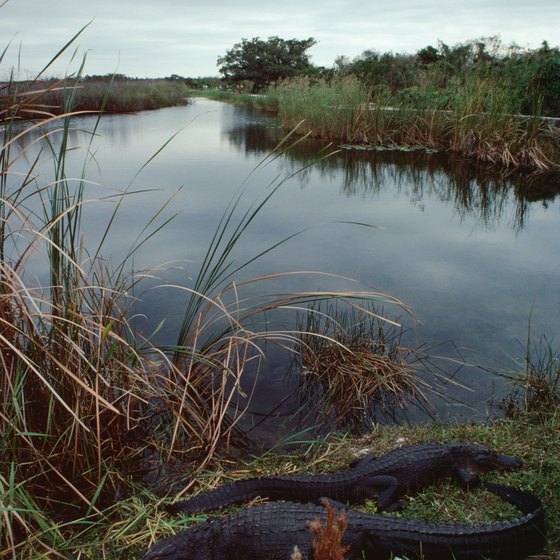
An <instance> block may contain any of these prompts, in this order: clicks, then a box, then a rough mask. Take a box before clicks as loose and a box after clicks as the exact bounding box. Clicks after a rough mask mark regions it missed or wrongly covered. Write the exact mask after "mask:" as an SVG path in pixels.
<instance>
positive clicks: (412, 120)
mask: <svg viewBox="0 0 560 560" xmlns="http://www.w3.org/2000/svg"><path fill="white" fill-rule="evenodd" d="M271 95H273V96H274V99H275V100H276V102H277V105H278V110H279V112H280V118H281V119H282V122H283V124H284V125H285V126H286V127H287V128H290V127H294V126H298V130H299V131H300V132H301V133H303V134H311V135H312V136H315V137H318V138H322V139H324V140H328V141H336V142H339V143H344V144H353V145H357V146H358V147H360V146H362V145H370V146H389V147H391V146H392V147H401V146H413V147H423V148H426V149H435V150H445V151H450V152H456V153H459V154H461V155H463V156H467V157H470V158H474V159H477V160H479V161H483V162H488V163H495V164H499V165H504V166H512V167H527V168H536V169H551V168H558V167H559V166H560V128H558V127H554V126H552V125H550V124H548V123H547V122H546V121H545V120H543V119H540V118H538V117H522V116H519V115H516V114H513V112H512V105H511V104H510V103H509V100H508V98H507V97H506V96H505V95H504V92H503V91H502V90H498V89H496V88H495V87H493V86H492V84H491V83H490V82H489V81H487V80H483V79H478V78H475V79H473V81H472V82H470V83H467V84H465V85H464V86H463V88H461V89H458V90H457V91H456V94H455V97H454V98H453V99H448V100H447V102H446V105H444V106H447V105H449V106H451V107H452V108H451V109H445V110H444V109H442V108H441V106H440V105H439V103H437V102H436V103H435V105H430V103H431V101H430V99H429V97H427V96H422V97H418V98H407V97H406V96H404V95H401V96H400V97H399V96H397V95H394V94H392V93H391V92H390V91H388V90H387V89H386V88H379V89H378V90H371V89H370V88H368V86H367V85H366V84H365V83H364V82H363V81H361V80H360V79H359V78H357V77H355V76H351V75H349V76H344V77H335V78H332V79H330V80H326V79H320V80H310V79H309V78H307V77H304V78H296V79H293V80H289V81H286V82H283V83H281V84H279V85H277V86H276V87H275V88H274V91H273V92H271ZM271 103H272V102H269V103H268V104H269V105H270V104H271Z"/></svg>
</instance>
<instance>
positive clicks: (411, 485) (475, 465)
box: [166, 443, 521, 513]
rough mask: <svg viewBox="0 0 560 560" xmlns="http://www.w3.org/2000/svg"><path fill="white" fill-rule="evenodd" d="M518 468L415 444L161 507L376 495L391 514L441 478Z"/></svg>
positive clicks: (355, 499) (475, 448) (511, 460)
mask: <svg viewBox="0 0 560 560" xmlns="http://www.w3.org/2000/svg"><path fill="white" fill-rule="evenodd" d="M520 466H521V461H520V460H519V459H517V458H515V457H508V456H506V455H498V454H497V453H495V452H494V451H492V450H490V449H488V448H487V447H484V446H483V445H472V444H463V443H455V444H446V445H444V444H440V443H420V444H416V445H407V446H403V447H398V448H396V449H394V450H393V451H391V452H390V453H387V454H386V455H383V456H381V457H380V458H378V459H376V458H375V457H373V456H372V455H367V456H366V457H363V458H362V459H359V460H357V461H355V462H354V463H353V464H352V465H351V466H350V468H349V469H348V470H345V471H343V472H340V473H334V474H311V475H310V474H290V475H280V476H270V477H258V478H247V479H243V480H237V481H235V482H231V483H228V484H225V485H223V486H220V487H218V488H215V489H213V490H209V491H207V492H204V493H201V494H197V495H196V496H194V497H192V498H190V499H188V500H184V501H182V502H177V503H175V504H171V505H168V506H166V509H167V511H169V512H170V513H196V512H205V511H212V510H217V509H221V508H223V507H225V506H228V505H231V504H241V503H243V502H247V501H249V500H252V499H254V498H257V497H261V498H269V499H273V500H289V501H293V502H314V503H317V500H319V499H320V498H321V497H327V498H330V499H331V500H334V501H337V502H342V503H351V504H355V503H360V502H363V501H364V500H366V499H368V498H372V497H374V496H377V507H378V509H379V510H380V511H395V510H396V509H398V508H399V506H400V502H399V499H400V498H401V497H402V496H404V495H405V494H410V493H414V492H417V491H419V490H421V489H422V488H424V487H425V486H427V485H429V484H432V483H435V482H438V481H439V480H440V479H442V478H444V477H450V476H453V477H455V478H456V479H457V480H458V481H459V482H460V483H461V484H463V485H467V486H469V485H475V484H476V483H477V482H478V480H479V479H478V474H480V473H484V472H487V471H489V470H492V469H501V470H509V469H516V468H519V467H520Z"/></svg>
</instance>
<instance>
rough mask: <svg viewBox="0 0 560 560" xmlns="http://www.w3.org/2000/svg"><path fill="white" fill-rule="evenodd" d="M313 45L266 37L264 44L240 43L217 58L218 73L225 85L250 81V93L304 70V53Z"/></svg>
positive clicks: (306, 62)
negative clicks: (227, 82) (231, 82)
mask: <svg viewBox="0 0 560 560" xmlns="http://www.w3.org/2000/svg"><path fill="white" fill-rule="evenodd" d="M315 43H316V41H315V39H313V38H312V37H310V38H309V39H301V40H298V39H288V40H285V39H280V38H279V37H269V38H268V40H266V41H264V40H262V39H259V37H255V38H253V39H251V40H248V39H242V40H241V43H236V44H235V45H234V46H233V48H232V49H230V50H228V51H227V52H226V54H225V55H224V56H220V57H218V66H219V67H220V68H219V69H220V73H221V74H223V76H224V78H225V79H226V80H228V81H233V82H242V81H246V80H248V81H251V82H252V83H253V91H260V90H262V89H263V88H265V87H266V86H267V85H269V84H271V83H274V82H277V81H278V80H282V79H284V78H289V77H291V76H294V75H296V74H298V73H300V72H303V71H305V70H309V69H310V67H311V63H310V62H309V56H308V55H307V53H306V51H307V49H309V48H310V47H312V46H313V45H314V44H315Z"/></svg>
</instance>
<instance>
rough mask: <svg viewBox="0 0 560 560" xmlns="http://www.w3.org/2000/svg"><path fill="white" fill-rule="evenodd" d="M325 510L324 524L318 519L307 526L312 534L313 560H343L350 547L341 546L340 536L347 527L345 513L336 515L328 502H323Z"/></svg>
mask: <svg viewBox="0 0 560 560" xmlns="http://www.w3.org/2000/svg"><path fill="white" fill-rule="evenodd" d="M323 505H324V506H325V508H326V510H327V517H326V519H325V524H324V525H323V524H322V523H321V520H320V519H315V520H313V521H310V522H309V523H308V524H307V527H308V528H309V530H310V531H311V532H312V533H313V535H314V537H315V538H314V539H313V560H344V554H345V553H346V552H347V551H348V549H349V548H350V546H348V545H347V546H343V545H342V535H343V534H344V531H345V530H346V527H347V526H348V520H347V518H346V513H345V512H344V511H341V512H340V513H338V514H337V513H336V511H335V509H334V507H333V506H332V504H331V503H330V502H329V501H328V500H323Z"/></svg>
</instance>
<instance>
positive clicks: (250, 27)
mask: <svg viewBox="0 0 560 560" xmlns="http://www.w3.org/2000/svg"><path fill="white" fill-rule="evenodd" d="M559 21H560V1H559V0H533V1H532V2H529V1H527V0H500V1H488V0H468V1H464V0H462V1H456V0H453V1H452V0H384V1H383V2H382V1H380V0H281V1H279V0H259V1H254V0H196V1H194V0H88V1H84V0H7V1H5V0H0V38H1V40H2V41H1V42H0V54H1V51H2V50H3V49H4V47H5V46H6V45H8V43H10V42H11V45H10V48H9V49H8V52H7V54H6V56H4V59H3V60H1V61H0V79H4V78H5V77H6V75H7V74H8V72H9V69H10V68H11V67H18V68H19V69H20V76H21V77H23V78H28V77H32V76H33V75H34V74H36V73H37V72H38V71H40V70H41V69H42V68H43V67H44V66H45V65H46V64H47V63H48V62H49V61H50V59H51V58H52V57H53V56H54V55H55V54H56V53H57V52H58V51H59V50H60V49H61V48H62V47H63V46H64V45H65V44H66V43H67V42H68V41H69V40H70V39H71V38H72V37H73V36H74V35H75V34H76V33H78V32H79V31H80V29H82V28H83V27H84V26H86V25H87V27H86V29H85V30H84V31H83V32H82V33H81V34H80V35H79V37H78V38H77V39H76V41H75V43H73V44H72V48H71V49H70V50H68V51H67V52H66V53H65V55H64V56H63V57H62V58H61V59H60V60H59V62H58V65H57V66H56V67H54V68H53V69H52V70H51V71H50V74H51V75H53V74H54V75H62V74H63V73H64V72H65V71H66V70H67V69H69V70H70V71H75V70H76V69H77V68H78V67H79V65H80V63H81V62H82V60H83V57H84V56H86V64H85V73H86V74H109V73H113V72H118V73H121V74H126V75H128V76H131V77H153V78H156V77H165V76H170V75H171V74H178V75H181V76H189V77H198V76H215V75H219V71H218V67H217V65H216V60H217V58H218V56H220V55H223V54H225V53H226V51H227V50H228V49H230V48H232V47H233V45H234V44H235V43H237V42H239V41H240V40H241V39H242V38H247V39H252V38H253V37H260V38H261V39H266V38H268V37H271V36H278V37H281V38H283V39H293V38H295V39H306V38H308V37H313V38H314V39H315V40H316V41H317V44H316V45H315V46H313V47H312V48H311V49H310V50H309V51H308V53H309V54H310V56H311V62H313V63H314V64H316V65H319V66H332V64H333V62H334V60H335V58H336V57H337V56H339V55H346V56H348V57H349V58H351V59H352V58H354V57H356V56H358V55H360V54H361V53H362V52H363V51H365V50H367V49H373V50H376V51H378V52H381V53H382V52H389V51H391V52H393V53H415V52H416V51H418V50H419V49H421V48H423V47H425V46H427V45H433V46H436V47H437V45H438V41H443V42H444V43H446V44H448V45H455V44H457V43H462V42H465V41H468V40H471V39H477V38H479V37H488V36H496V35H497V36H499V38H500V39H501V41H502V43H503V44H504V45H506V46H507V45H510V44H512V43H515V44H517V45H519V46H521V47H525V48H531V49H533V48H538V47H539V46H540V45H541V43H542V41H543V40H547V41H548V42H549V44H550V45H551V46H557V45H558V44H559V43H560V27H559V25H558V22H559Z"/></svg>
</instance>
